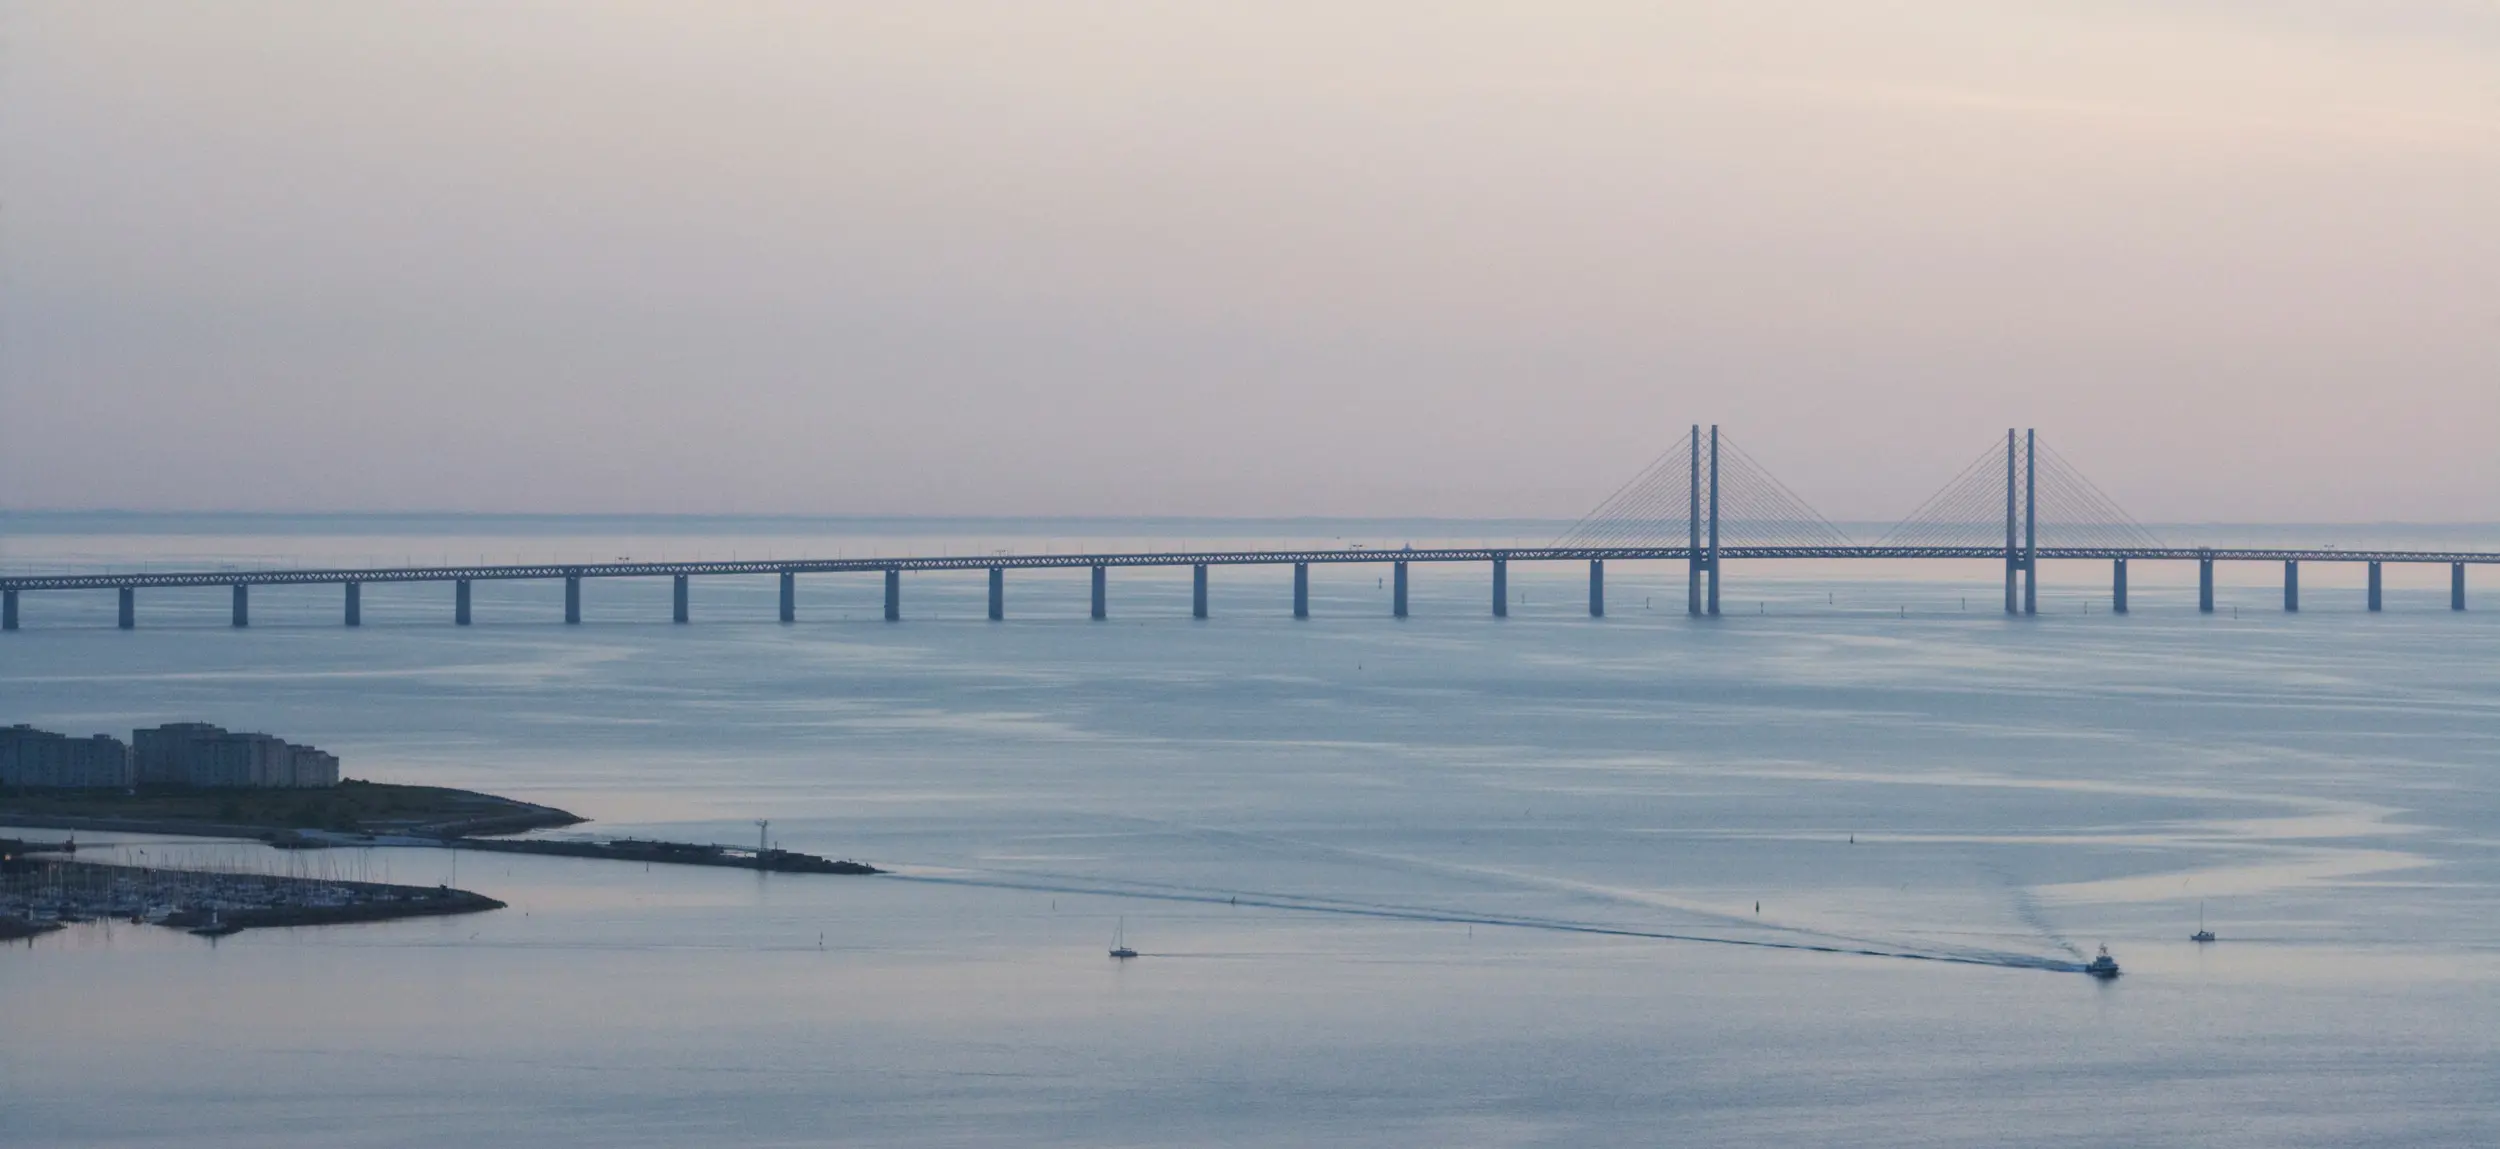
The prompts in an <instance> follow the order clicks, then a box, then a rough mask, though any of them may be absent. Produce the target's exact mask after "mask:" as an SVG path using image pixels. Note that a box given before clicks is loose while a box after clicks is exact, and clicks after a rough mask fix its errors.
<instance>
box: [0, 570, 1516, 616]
mask: <svg viewBox="0 0 2500 1149" xmlns="http://www.w3.org/2000/svg"><path fill="white" fill-rule="evenodd" d="M10 593H12V594H14V593H16V592H15V591H11V592H10ZM1493 617H1495V618H1509V617H1510V560H1509V559H1495V560H1493Z"/></svg>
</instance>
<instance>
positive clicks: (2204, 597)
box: [2196, 559, 2214, 614]
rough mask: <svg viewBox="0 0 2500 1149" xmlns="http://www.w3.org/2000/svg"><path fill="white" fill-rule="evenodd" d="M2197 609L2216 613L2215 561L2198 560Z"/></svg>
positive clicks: (2207, 612)
mask: <svg viewBox="0 0 2500 1149" xmlns="http://www.w3.org/2000/svg"><path fill="white" fill-rule="evenodd" d="M2196 609H2197V610H2200V611H2203V612H2204V613H2206V614H2212V613H2213V612H2214V560H2212V559H2198V560H2196Z"/></svg>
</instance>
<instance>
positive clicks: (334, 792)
mask: <svg viewBox="0 0 2500 1149" xmlns="http://www.w3.org/2000/svg"><path fill="white" fill-rule="evenodd" d="M584 820H585V819H583V818H582V817H581V816H579V815H577V814H574V813H571V812H570V811H566V810H559V809H556V808H555V807H553V806H541V805H538V804H536V803H533V802H522V801H519V800H517V799H512V798H505V797H500V796H497V795H494V794H481V793H478V792H477V791H474V790H454V789H449V788H446V787H441V786H403V785H399V784H396V783H390V782H364V781H359V780H356V779H352V778H351V779H347V780H345V781H342V782H340V783H339V784H338V785H337V786H334V787H327V788H323V789H319V790H276V789H208V790H194V789H174V788H169V789H143V790H137V791H126V790H12V791H8V792H5V793H0V825H8V826H23V827H27V828H29V829H40V830H96V831H111V832H119V833H137V834H185V835H196V836H200V837H210V838H257V839H260V840H262V841H266V842H272V843H276V844H280V845H285V844H292V843H296V842H302V843H305V844H311V843H312V842H313V841H314V840H316V839H317V840H319V842H320V843H321V844H335V836H338V835H349V836H375V837H379V836H384V835H392V836H407V837H423V838H466V837H473V836H479V835H493V834H519V833H524V832H527V831H530V830H544V829H552V828H555V827H559V826H572V825H578V824H580V823H581V822H583V821H584Z"/></svg>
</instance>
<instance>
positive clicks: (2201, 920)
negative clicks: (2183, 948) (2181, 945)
mask: <svg viewBox="0 0 2500 1149" xmlns="http://www.w3.org/2000/svg"><path fill="white" fill-rule="evenodd" d="M2188 940H2189V941H2192V942H2196V943H2199V944H2202V943H2205V942H2209V941H2212V940H2214V932H2213V931H2212V930H2209V929H2206V928H2205V903H2203V902H2198V903H2196V932H2195V933H2192V934H2189V935H2188Z"/></svg>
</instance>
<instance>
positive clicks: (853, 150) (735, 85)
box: [0, 0, 2500, 521]
mask: <svg viewBox="0 0 2500 1149" xmlns="http://www.w3.org/2000/svg"><path fill="white" fill-rule="evenodd" d="M0 133H5V134H4V135H0V145H4V146H5V150H4V151H0V164H5V169H4V171H0V191H4V192H5V203H4V204H0V216H4V218H0V299H4V302H5V312H4V313H0V506H5V507H9V508H17V509H30V508H99V507H118V508H203V509H209V508H213V509H255V510H258V509H322V510H367V509H369V510H402V509H449V510H479V511H741V512H835V513H839V512H855V513H875V514H1106V515H1110V514H1173V515H1191V514H1203V515H1298V514H1315V515H1445V516H1461V517H1464V516H1497V515H1538V516H1554V517H1564V518H1568V517H1571V516H1574V515H1576V514H1578V513H1579V512H1581V511H1583V510H1586V509H1587V508H1588V507H1590V506H1591V505H1593V504H1595V503H1596V502H1597V501H1598V500H1599V499H1600V498H1602V497H1603V496H1605V495H1606V494H1607V493H1608V492H1609V491H1611V490H1612V489H1613V488H1614V486H1615V484H1616V483H1617V482H1619V481H1621V480H1622V479H1623V478H1625V477H1627V476H1628V475H1630V474H1631V473H1633V472H1634V471H1636V470H1638V469H1639V468H1640V467H1641V466H1642V464H1644V463H1645V462H1647V461H1648V460H1649V458H1650V457H1651V456H1653V455H1655V454H1656V453H1657V452H1658V451H1660V450H1661V449H1663V448H1664V447H1665V446H1666V444H1667V442H1668V440H1669V439H1670V438H1672V437H1673V436H1676V435H1679V434H1681V433H1682V432H1683V428H1684V427H1685V426H1686V425H1687V424H1689V423H1692V422H1695V421H1701V422H1705V423H1707V422H1717V423H1721V424H1724V425H1725V426H1726V427H1727V428H1728V430H1729V432H1730V433H1731V434H1732V435H1734V436H1736V437H1737V439H1738V440H1739V441H1740V442H1742V443H1743V444H1744V445H1745V446H1746V448H1747V449H1748V450H1749V451H1751V452H1752V454H1753V455H1754V456H1755V457H1756V458H1758V459H1760V460H1761V461H1762V462H1764V463H1765V464H1767V465H1769V466H1770V467H1771V468H1772V469H1773V470H1774V471H1776V472H1777V473H1778V474H1779V475H1780V476H1781V477H1782V478H1783V479H1785V480H1786V481H1787V483H1788V484H1789V485H1790V486H1791V487H1793V488H1795V489H1796V490H1797V491H1798V492H1799V493H1800V494H1802V495H1803V496H1805V497H1806V498H1807V499H1808V500H1809V501H1811V502H1813V503H1814V504H1816V505H1817V506H1818V507H1820V508H1821V509H1822V510H1823V511H1824V512H1825V513H1826V514H1827V515H1830V516H1832V517H1834V518H1840V519H1854V520H1886V519H1891V518H1895V517H1898V516H1899V515H1901V514H1903V513H1905V512H1907V511H1908V510H1910V509H1911V508H1912V507H1913V506H1914V505H1915V504H1917V503H1918V502H1919V500H1920V499H1922V498H1924V497H1925V496H1926V495H1927V494H1928V493H1929V492H1930V491H1931V490H1933V489H1934V488H1935V487H1937V486H1939V485H1941V484H1942V483H1943V482H1944V481H1945V480H1946V479H1948V478H1950V477H1951V476H1952V475H1953V473H1954V472H1955V471H1956V470H1958V469H1959V468H1960V467H1961V466H1962V465H1963V464H1964V463H1966V462H1968V461H1969V460H1970V459H1971V458H1973V457H1974V456H1976V455H1977V454H1979V453H1980V452H1981V451H1982V450H1984V449H1985V448H1986V447H1987V446H1988V444H1989V441H1990V438H1991V436H1999V435H2002V433H2003V430H2004V428H2006V427H2008V426H2037V427H2039V428H2040V429H2041V433H2042V435H2043V436H2044V437H2046V438H2047V439H2048V440H2049V441H2050V442H2052V443H2054V444H2055V445H2056V446H2057V448H2058V449H2059V451H2060V452H2061V453H2062V454H2063V455H2064V456H2065V457H2066V458H2068V459H2069V460H2071V461H2073V462H2074V463H2075V464H2077V465H2078V466H2080V467H2082V468H2083V469H2084V470H2085V471H2086V472H2087V473H2089V474H2091V475H2092V476H2093V477H2094V478H2095V479H2097V480H2098V481H2099V483H2100V485H2101V486H2102V487H2103V488H2105V489H2106V490H2107V491H2108V492H2109V493H2110V494H2111V495H2112V496H2114V497H2115V498H2117V499H2118V501H2119V502H2120V503H2122V504H2123V505H2125V506H2126V507H2127V508H2128V509H2129V510H2131V511H2133V512H2134V513H2135V514H2136V515H2137V516H2138V517H2139V518H2142V519H2145V520H2147V521H2182V520H2222V519H2233V520H2245V519H2277V520H2343V521H2352V520H2415V521H2430V520H2476V521H2491V520H2494V519H2500V0H2350V2H2344V0H2144V2H2140V3H2139V2H2128V0H2073V2H2061V0H2023V2H2010V0H1902V2H1893V3H1885V2H1878V0H1728V2H1725V3H1672V2H1663V0H1644V2H1625V3H1577V4H1572V3H1551V2H1540V3H1525V2H1521V3H1510V4H1482V3H1457V2H1451V0H1434V2H1430V3H1411V4H1409V3H1386V2H1379V3H1366V2H1354V0H1328V2H1325V3H1298V2H1288V0H1261V2H1258V3H1246V4H1223V3H1215V2H1212V0H1193V2H1186V3H1180V2H1173V3H1076V2H1052V3H1032V2H1028V0H1016V2H1004V3H994V4H992V3H945V2H938V0H910V2H896V3H890V4H868V3H847V4H846V3H826V2H810V3H789V4H764V3H738V2H725V0H700V2H696V0H688V2H685V3H664V4H663V3H624V2H617V0H603V2H598V3H587V2H586V3H580V4H531V3H515V2H511V0H475V2H469V3H455V2H446V0H427V2H423V3H385V2H381V0H356V2H355V3H334V2H330V0H304V2H300V3H243V2H234V0H227V2H221V3H216V4H194V3H179V4H176V3H164V4H150V3H137V2H118V3H111V4H97V3H92V2H89V0H72V2H62V3H24V2H15V0H0Z"/></svg>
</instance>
